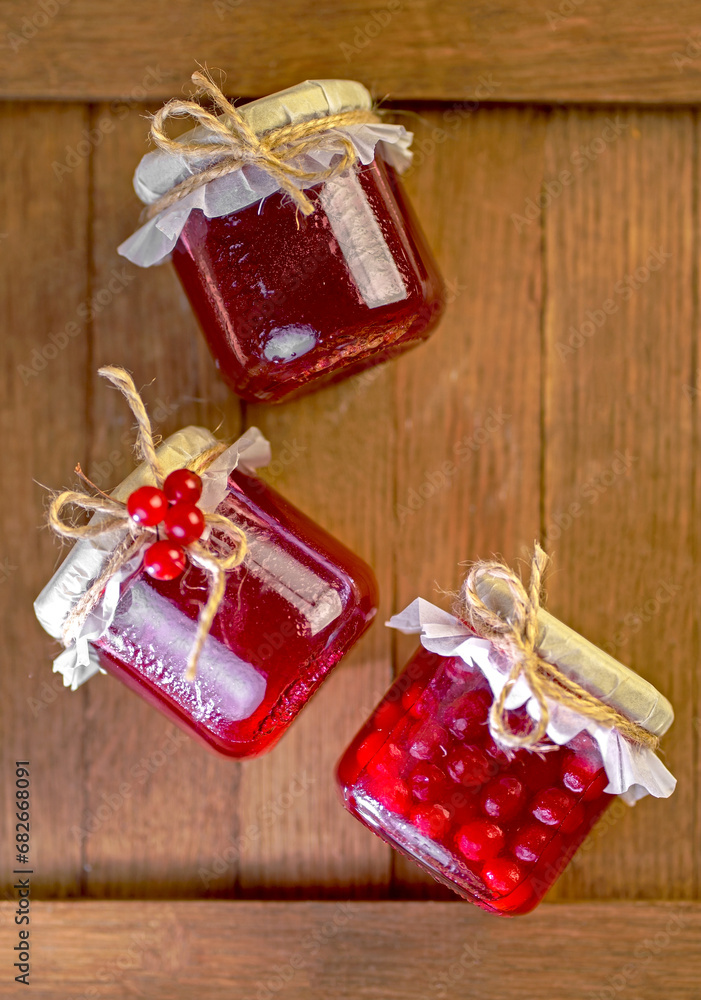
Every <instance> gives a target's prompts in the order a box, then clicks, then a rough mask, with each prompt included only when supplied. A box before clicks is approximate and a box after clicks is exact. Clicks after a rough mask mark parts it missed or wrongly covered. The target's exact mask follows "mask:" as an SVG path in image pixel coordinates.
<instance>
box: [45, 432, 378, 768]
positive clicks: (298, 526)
mask: <svg viewBox="0 0 701 1000" xmlns="http://www.w3.org/2000/svg"><path fill="white" fill-rule="evenodd" d="M193 430H196V431H198V433H199V434H204V435H206V437H205V438H203V439H201V443H202V444H204V446H205V447H206V446H209V443H211V442H213V441H214V439H213V438H212V437H211V436H210V435H208V434H207V433H206V432H204V431H202V430H201V429H198V428H194V429H193V428H187V429H185V430H184V431H182V432H179V434H176V435H173V436H172V437H171V438H169V439H168V440H167V441H166V442H165V443H164V445H163V446H161V448H160V449H159V452H158V454H159V458H160V459H161V462H162V463H164V464H165V467H166V468H176V467H180V465H182V464H183V461H182V454H183V448H182V447H181V443H182V440H183V437H182V436H183V435H185V436H186V438H188V437H190V436H191V432H192V431H193ZM250 434H251V432H249V435H250ZM205 442H207V443H205ZM185 450H186V451H187V450H191V449H189V446H188V447H186V448H185ZM201 450H204V448H202V449H201ZM169 453H171V454H174V455H175V456H176V457H175V458H174V460H173V461H172V462H169V461H168V454H169ZM244 460H245V456H244ZM173 462H174V463H175V464H173ZM144 481H148V480H144V478H143V469H141V470H137V472H136V473H135V474H133V475H132V476H130V477H129V478H128V479H127V480H125V482H124V483H123V484H121V486H120V487H119V488H118V489H117V490H115V491H114V492H113V494H112V495H113V496H116V497H117V498H120V499H124V498H126V496H128V495H129V493H130V492H132V491H133V490H134V489H135V488H136V487H137V486H138V485H141V484H142V483H143V482H144ZM216 509H217V512H218V513H220V514H223V515H224V516H226V517H228V518H230V519H231V520H233V521H234V523H235V524H237V525H238V526H240V527H241V528H243V530H244V531H245V533H246V537H247V551H246V556H245V558H244V561H243V563H242V564H241V565H240V566H239V567H237V568H236V569H234V570H231V571H229V572H228V573H227V579H226V590H225V595H224V598H223V601H222V603H221V605H220V608H219V611H218V613H217V615H216V618H215V620H214V623H213V625H212V628H211V632H210V634H209V636H208V638H207V640H206V642H205V645H204V648H203V651H202V654H201V656H200V658H199V662H198V665H197V673H196V677H195V679H194V681H188V680H187V679H186V678H185V669H186V661H187V657H188V653H189V650H190V649H191V647H192V644H193V641H194V637H195V632H196V625H197V618H198V615H199V613H200V611H201V609H202V606H203V605H204V603H205V602H206V600H207V595H208V582H207V580H206V577H205V575H204V573H203V572H202V570H200V569H199V568H198V567H196V566H194V565H192V564H190V565H188V568H187V569H186V571H185V573H184V575H183V576H181V577H179V578H178V579H176V580H172V581H170V582H159V581H156V580H154V579H152V578H151V577H150V576H148V575H147V574H146V573H145V571H144V570H143V567H142V566H139V568H138V569H137V570H136V571H135V572H134V573H133V574H131V575H130V576H129V578H128V579H126V580H124V581H123V582H122V583H121V585H120V589H119V599H118V602H117V605H116V611H115V613H114V618H113V620H112V621H111V623H110V624H109V627H108V628H107V629H106V631H104V632H103V634H101V635H99V636H98V637H97V638H93V639H92V640H91V641H90V653H91V656H92V657H93V668H92V669H93V671H94V670H96V669H97V665H98V664H99V666H100V667H101V668H103V669H104V670H105V671H107V672H108V673H111V674H113V675H114V676H116V677H118V678H119V679H120V680H122V681H123V682H124V683H125V684H126V685H127V686H128V687H130V688H131V689H132V690H133V691H135V692H137V693H138V694H140V695H141V696H142V697H144V698H146V700H147V701H149V702H150V703H151V704H152V705H153V706H154V707H155V708H158V709H159V710H160V711H161V712H163V713H164V714H165V715H166V716H168V717H169V718H170V719H172V720H173V721H174V722H176V723H177V724H179V725H180V726H181V727H182V728H183V729H185V731H186V732H188V733H189V734H190V735H192V736H195V737H196V738H198V739H199V740H200V741H201V742H204V743H205V744H206V745H207V746H209V747H210V748H212V749H213V750H216V751H219V752H220V753H222V754H224V755H226V756H228V757H238V758H240V757H253V756H256V755H258V754H260V753H263V752H264V751H266V750H268V749H270V748H271V747H272V746H273V744H274V743H275V742H276V741H277V740H278V739H279V738H280V737H281V736H282V734H283V733H284V732H285V730H286V729H287V727H288V726H289V725H290V723H291V722H292V721H293V720H294V718H295V717H296V715H297V713H298V712H299V711H300V709H301V708H302V707H303V706H304V705H305V704H306V702H307V701H308V700H309V698H310V697H311V696H312V695H313V694H314V692H315V691H316V690H317V688H318V687H319V685H320V684H321V683H322V681H323V680H324V678H325V677H326V676H327V675H328V673H329V671H330V670H331V669H332V668H333V667H334V666H335V665H336V664H337V663H338V661H339V660H340V659H341V657H342V656H343V655H344V654H345V653H346V652H347V651H348V650H349V649H350V647H351V646H352V645H353V644H354V643H355V642H356V641H357V640H358V639H359V638H360V636H361V635H362V634H363V633H364V632H365V631H366V629H367V628H368V627H369V625H370V623H371V622H372V620H373V618H374V616H375V613H376V610H377V585H376V582H375V578H374V576H373V573H372V570H371V569H370V568H369V566H367V565H366V564H365V563H364V562H363V561H362V560H361V559H359V558H358V557H357V556H355V555H353V553H352V552H350V551H349V550H348V549H347V548H346V547H345V546H344V545H342V544H341V543H340V542H339V541H337V540H336V539H335V538H333V537H332V536H331V535H329V534H328V533H327V532H326V531H324V530H323V529H322V528H320V527H319V526H318V525H317V524H315V523H314V522H313V521H311V520H310V519H309V518H308V517H306V516H305V515H304V514H303V513H302V512H301V511H299V510H297V508H295V507H293V506H292V504H290V503H288V502H287V501H286V500H285V499H284V498H283V497H282V496H280V494H279V493H277V492H276V491H275V490H274V489H272V487H270V486H268V485H267V484H265V483H264V482H263V481H262V480H261V479H259V478H258V477H257V476H255V475H254V474H253V472H252V470H251V469H250V468H247V467H246V466H245V465H241V466H240V467H239V468H236V469H235V470H234V471H233V472H232V473H231V474H230V475H229V477H228V481H227V485H226V492H225V496H224V499H223V500H222V501H221V503H219V505H218V506H217V508H216ZM86 545H87V548H86ZM91 559H92V560H94V559H95V551H94V548H93V547H92V546H90V545H89V543H86V542H79V543H78V545H77V546H76V548H75V549H74V550H73V552H72V553H71V554H70V555H69V557H68V559H67V560H66V561H65V562H64V564H63V566H62V567H61V568H60V569H59V571H58V573H57V574H56V576H55V577H54V579H53V580H52V581H51V582H50V583H49V585H48V586H47V588H45V590H44V592H43V593H42V595H40V597H39V598H38V600H37V603H36V606H35V607H36V610H37V615H38V617H39V620H40V621H41V623H42V624H43V625H44V627H45V628H47V630H48V631H49V632H51V634H52V635H54V636H55V637H57V638H59V637H60V635H61V626H62V622H63V620H65V613H66V610H67V607H66V604H65V603H63V604H61V603H59V605H58V606H57V604H56V596H57V594H59V595H60V594H63V595H64V598H65V595H66V593H68V594H70V605H72V604H74V603H75V601H76V600H77V599H78V597H79V596H80V593H81V592H82V591H84V590H85V589H86V586H87V585H88V584H89V582H90V580H91V579H93V578H94V577H95V576H96V575H97V574H96V564H95V562H94V561H93V562H92V563H91ZM97 571H99V570H97ZM60 659H61V658H60V657H59V660H57V664H59V661H60ZM59 669H60V666H59ZM89 673H90V671H88V674H89ZM64 677H65V681H66V683H68V682H70V681H71V680H72V679H73V678H72V677H69V676H66V675H64ZM83 679H84V678H83Z"/></svg>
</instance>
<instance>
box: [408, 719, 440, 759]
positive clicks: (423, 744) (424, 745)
mask: <svg viewBox="0 0 701 1000" xmlns="http://www.w3.org/2000/svg"><path fill="white" fill-rule="evenodd" d="M447 746H448V734H447V733H446V731H445V729H444V728H443V726H439V725H438V723H437V722H427V723H424V724H422V725H420V726H419V729H418V731H417V733H416V736H414V738H413V739H412V741H411V743H410V745H409V753H410V754H411V756H412V757H415V758H416V759H417V760H430V759H431V758H432V757H438V758H441V757H445V755H446V753H447V752H448V751H447V750H446V747H447Z"/></svg>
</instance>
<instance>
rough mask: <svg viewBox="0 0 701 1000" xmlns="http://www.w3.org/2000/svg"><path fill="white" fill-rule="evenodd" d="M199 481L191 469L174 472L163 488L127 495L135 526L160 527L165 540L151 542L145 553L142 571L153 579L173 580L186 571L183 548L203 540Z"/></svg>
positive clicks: (200, 486)
mask: <svg viewBox="0 0 701 1000" xmlns="http://www.w3.org/2000/svg"><path fill="white" fill-rule="evenodd" d="M201 495H202V480H201V479H200V477H199V476H198V475H197V473H196V472H193V471H192V470H191V469H175V470H174V471H173V472H171V473H170V475H169V476H167V477H166V480H165V482H164V483H163V489H162V490H161V489H159V488H158V487H157V486H140V487H139V488H138V490H134V492H133V493H132V494H131V495H130V496H129V499H128V500H127V510H128V511H129V517H130V518H131V519H132V521H134V522H135V523H136V524H138V525H142V526H144V527H149V528H157V527H158V525H160V524H163V527H164V529H165V533H166V535H167V536H168V539H159V540H158V541H157V542H153V543H152V544H151V545H149V547H148V548H147V549H146V551H145V552H144V569H145V570H146V572H147V573H148V574H149V576H152V577H153V579H154V580H175V579H176V578H177V577H179V576H180V575H181V573H182V572H183V570H184V569H185V564H186V561H187V556H186V553H185V547H186V546H188V545H191V544H192V543H193V542H196V541H197V540H198V539H199V538H201V537H202V532H203V531H204V526H205V520H204V514H203V513H202V511H201V509H200V508H199V507H198V506H197V501H198V500H199V498H200V496H201Z"/></svg>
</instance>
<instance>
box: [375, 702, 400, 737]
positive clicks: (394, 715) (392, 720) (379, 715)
mask: <svg viewBox="0 0 701 1000" xmlns="http://www.w3.org/2000/svg"><path fill="white" fill-rule="evenodd" d="M403 711H404V710H403V708H402V706H401V702H400V701H399V700H394V701H388V700H386V701H383V702H381V703H380V704H379V705H378V706H377V708H376V709H375V711H374V712H373V714H372V724H373V726H374V727H375V729H381V730H382V731H383V732H385V733H390V732H391V731H392V730H393V729H394V727H395V725H396V724H397V722H398V721H399V719H400V718H401V716H402V714H403Z"/></svg>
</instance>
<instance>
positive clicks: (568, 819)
mask: <svg viewBox="0 0 701 1000" xmlns="http://www.w3.org/2000/svg"><path fill="white" fill-rule="evenodd" d="M583 821H584V806H579V805H578V806H575V807H574V808H573V809H570V811H569V812H568V813H567V815H566V816H565V818H564V819H563V821H562V824H561V825H560V830H561V831H562V833H572V832H573V831H574V830H577V829H578V828H579V827H580V826H581V825H582V822H583Z"/></svg>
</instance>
